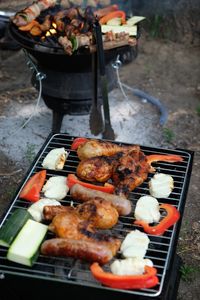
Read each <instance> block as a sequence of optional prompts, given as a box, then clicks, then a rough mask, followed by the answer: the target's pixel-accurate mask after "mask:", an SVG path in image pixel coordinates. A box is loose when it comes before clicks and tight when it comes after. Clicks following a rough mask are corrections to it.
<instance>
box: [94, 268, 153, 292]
mask: <svg viewBox="0 0 200 300" xmlns="http://www.w3.org/2000/svg"><path fill="white" fill-rule="evenodd" d="M90 270H91V272H92V274H93V276H94V277H95V278H96V279H97V280H98V281H100V282H101V283H102V284H104V285H106V286H109V287H112V288H117V289H142V288H150V287H153V286H155V285H157V284H158V277H157V276H156V274H157V270H156V269H155V268H153V267H149V266H145V273H144V274H142V275H115V274H112V273H111V272H104V270H103V269H102V268H101V267H100V265H99V264H98V263H96V262H95V263H93V264H92V265H91V266H90Z"/></svg>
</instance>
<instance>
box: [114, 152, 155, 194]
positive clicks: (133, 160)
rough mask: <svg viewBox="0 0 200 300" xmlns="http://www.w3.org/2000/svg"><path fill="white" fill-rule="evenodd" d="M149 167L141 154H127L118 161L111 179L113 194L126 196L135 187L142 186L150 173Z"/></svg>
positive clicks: (145, 158)
mask: <svg viewBox="0 0 200 300" xmlns="http://www.w3.org/2000/svg"><path fill="white" fill-rule="evenodd" d="M150 168H151V166H150V165H149V164H148V160H147V157H146V156H145V154H144V153H143V152H141V151H140V152H139V153H138V154H137V155H136V154H135V153H132V152H129V153H127V155H124V156H123V157H121V158H120V159H119V164H118V166H117V167H116V168H115V170H114V172H113V174H112V179H113V183H114V185H115V186H116V188H115V194H117V195H125V196H128V195H129V193H130V192H131V191H133V190H134V189H135V188H136V187H137V186H139V185H140V184H142V183H143V182H144V181H145V180H146V178H147V176H148V173H149V172H150Z"/></svg>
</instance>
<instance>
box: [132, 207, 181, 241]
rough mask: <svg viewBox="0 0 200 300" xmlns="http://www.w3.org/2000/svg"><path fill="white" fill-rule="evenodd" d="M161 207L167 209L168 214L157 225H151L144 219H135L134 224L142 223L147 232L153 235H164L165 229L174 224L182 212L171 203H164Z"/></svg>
mask: <svg viewBox="0 0 200 300" xmlns="http://www.w3.org/2000/svg"><path fill="white" fill-rule="evenodd" d="M160 208H163V209H165V210H166V212H167V215H166V217H164V218H163V219H162V220H161V221H160V223H159V224H158V225H156V226H150V225H149V224H148V223H146V222H144V221H137V220H136V221H135V222H134V224H136V225H141V226H142V227H143V229H144V231H145V232H146V233H149V234H153V235H162V234H163V233H164V232H165V230H167V229H168V228H169V227H171V226H172V225H174V224H175V223H176V222H177V221H178V220H179V218H180V213H179V211H178V210H177V209H176V207H175V206H173V205H171V204H162V205H161V206H160Z"/></svg>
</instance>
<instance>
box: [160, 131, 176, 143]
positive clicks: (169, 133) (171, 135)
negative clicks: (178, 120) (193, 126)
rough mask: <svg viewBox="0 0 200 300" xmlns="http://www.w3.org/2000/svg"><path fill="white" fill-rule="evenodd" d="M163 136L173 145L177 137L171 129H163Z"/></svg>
mask: <svg viewBox="0 0 200 300" xmlns="http://www.w3.org/2000/svg"><path fill="white" fill-rule="evenodd" d="M163 135H164V139H165V141H166V142H168V143H171V142H172V141H173V139H174V137H175V134H174V132H173V130H172V129H170V128H167V127H165V128H163Z"/></svg>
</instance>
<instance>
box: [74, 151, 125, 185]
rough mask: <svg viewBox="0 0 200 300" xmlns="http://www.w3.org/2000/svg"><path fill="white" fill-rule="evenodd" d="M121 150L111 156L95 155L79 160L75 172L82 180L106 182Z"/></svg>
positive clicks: (120, 154)
mask: <svg viewBox="0 0 200 300" xmlns="http://www.w3.org/2000/svg"><path fill="white" fill-rule="evenodd" d="M122 155H123V152H118V153H117V154H115V155H112V156H105V155H103V156H97V157H91V158H88V159H84V160H81V161H80V163H79V164H78V167H77V169H76V174H77V175H78V177H80V178H81V179H83V180H87V181H91V182H95V181H98V182H106V181H107V180H108V179H109V178H111V176H112V174H113V171H114V168H115V167H116V164H118V159H119V158H120V157H122Z"/></svg>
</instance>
